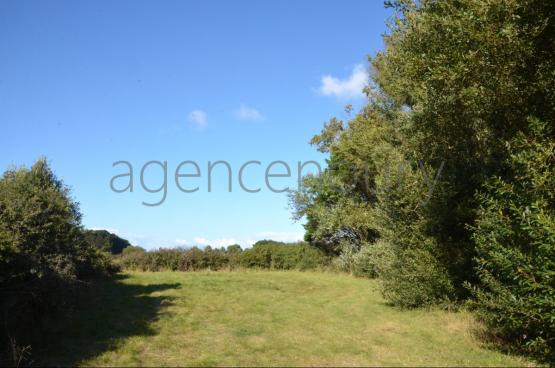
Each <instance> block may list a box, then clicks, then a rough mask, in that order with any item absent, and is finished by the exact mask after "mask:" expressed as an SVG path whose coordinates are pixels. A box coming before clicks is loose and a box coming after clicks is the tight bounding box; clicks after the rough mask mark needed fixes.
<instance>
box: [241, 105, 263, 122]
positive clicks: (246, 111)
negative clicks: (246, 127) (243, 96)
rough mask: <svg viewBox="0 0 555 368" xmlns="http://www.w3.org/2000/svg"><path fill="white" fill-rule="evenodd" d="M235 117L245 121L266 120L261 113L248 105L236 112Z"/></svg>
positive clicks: (242, 106)
mask: <svg viewBox="0 0 555 368" xmlns="http://www.w3.org/2000/svg"><path fill="white" fill-rule="evenodd" d="M235 117H236V118H237V119H239V120H244V121H261V120H264V115H262V114H261V113H260V111H258V110H257V109H254V108H252V107H249V106H247V105H241V106H240V107H239V108H238V109H237V110H235Z"/></svg>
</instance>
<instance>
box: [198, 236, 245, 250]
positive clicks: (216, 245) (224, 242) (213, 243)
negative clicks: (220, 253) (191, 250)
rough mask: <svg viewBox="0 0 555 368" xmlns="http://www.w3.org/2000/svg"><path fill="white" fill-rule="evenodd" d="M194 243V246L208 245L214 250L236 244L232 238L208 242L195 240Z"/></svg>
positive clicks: (201, 239)
mask: <svg viewBox="0 0 555 368" xmlns="http://www.w3.org/2000/svg"><path fill="white" fill-rule="evenodd" d="M194 243H195V244H196V245H210V246H211V247H214V248H220V247H227V246H228V245H232V244H237V243H238V242H237V240H235V239H234V238H219V239H212V240H208V239H206V238H195V239H194Z"/></svg>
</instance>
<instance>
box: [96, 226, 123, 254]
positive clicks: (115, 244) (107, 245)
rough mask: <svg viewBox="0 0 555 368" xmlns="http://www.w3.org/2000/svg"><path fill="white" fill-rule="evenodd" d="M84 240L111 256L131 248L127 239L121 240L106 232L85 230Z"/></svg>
mask: <svg viewBox="0 0 555 368" xmlns="http://www.w3.org/2000/svg"><path fill="white" fill-rule="evenodd" d="M85 240H86V241H87V242H89V243H90V244H92V245H93V246H95V247H97V248H98V249H101V250H103V251H105V252H109V253H111V254H120V253H121V252H122V251H123V250H124V249H125V248H127V247H129V246H131V243H129V241H128V240H127V239H122V238H120V237H119V236H117V235H116V234H112V233H111V232H109V231H106V230H85Z"/></svg>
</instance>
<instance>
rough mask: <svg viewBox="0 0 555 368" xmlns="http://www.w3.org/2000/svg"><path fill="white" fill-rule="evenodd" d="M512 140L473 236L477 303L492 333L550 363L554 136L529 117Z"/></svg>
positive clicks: (554, 311)
mask: <svg viewBox="0 0 555 368" xmlns="http://www.w3.org/2000/svg"><path fill="white" fill-rule="evenodd" d="M530 129H531V131H532V133H531V134H529V135H525V134H520V135H519V136H518V137H517V138H516V139H515V140H514V141H513V142H512V144H511V145H509V150H510V152H511V153H512V154H511V158H510V161H509V166H510V168H511V170H510V171H509V172H510V174H509V175H507V176H506V177H505V178H501V177H495V178H492V179H491V180H490V181H489V182H488V183H487V185H486V186H485V188H484V190H483V192H482V193H481V194H479V195H478V200H479V202H480V203H481V209H480V212H479V216H478V220H477V222H476V226H475V227H474V241H475V242H476V247H477V250H478V255H477V257H476V263H477V266H476V270H477V273H478V275H479V277H480V281H481V284H479V286H478V287H475V288H474V289H473V291H474V293H475V296H476V303H475V304H476V306H477V307H478V310H479V312H480V315H481V316H482V318H483V319H484V320H485V321H486V323H487V324H488V325H489V326H490V327H491V331H492V333H494V334H496V335H498V336H500V337H502V338H503V339H506V340H508V341H512V342H514V345H515V346H516V347H517V348H519V349H520V350H521V351H525V352H527V353H531V354H533V355H534V356H536V357H538V358H539V359H543V360H545V361H548V362H551V363H552V364H553V363H555V273H554V271H555V141H554V140H553V135H552V130H551V131H550V129H552V127H550V126H549V125H548V124H543V123H540V122H538V121H531V128H530Z"/></svg>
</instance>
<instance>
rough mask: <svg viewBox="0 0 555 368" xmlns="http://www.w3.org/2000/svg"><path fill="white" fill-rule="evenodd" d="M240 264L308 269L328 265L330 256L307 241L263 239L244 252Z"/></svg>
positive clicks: (280, 268) (285, 268)
mask: <svg viewBox="0 0 555 368" xmlns="http://www.w3.org/2000/svg"><path fill="white" fill-rule="evenodd" d="M240 264H241V266H243V267H246V268H266V269H275V270H292V269H297V270H308V269H316V268H318V267H323V266H326V265H328V264H329V258H328V257H327V256H326V255H325V254H324V252H323V251H321V250H320V249H318V248H316V247H313V246H311V245H308V244H306V243H293V244H286V243H280V242H270V241H261V242H258V243H256V244H254V245H253V247H252V248H251V249H247V250H245V251H244V252H243V253H242V255H241V258H240Z"/></svg>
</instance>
